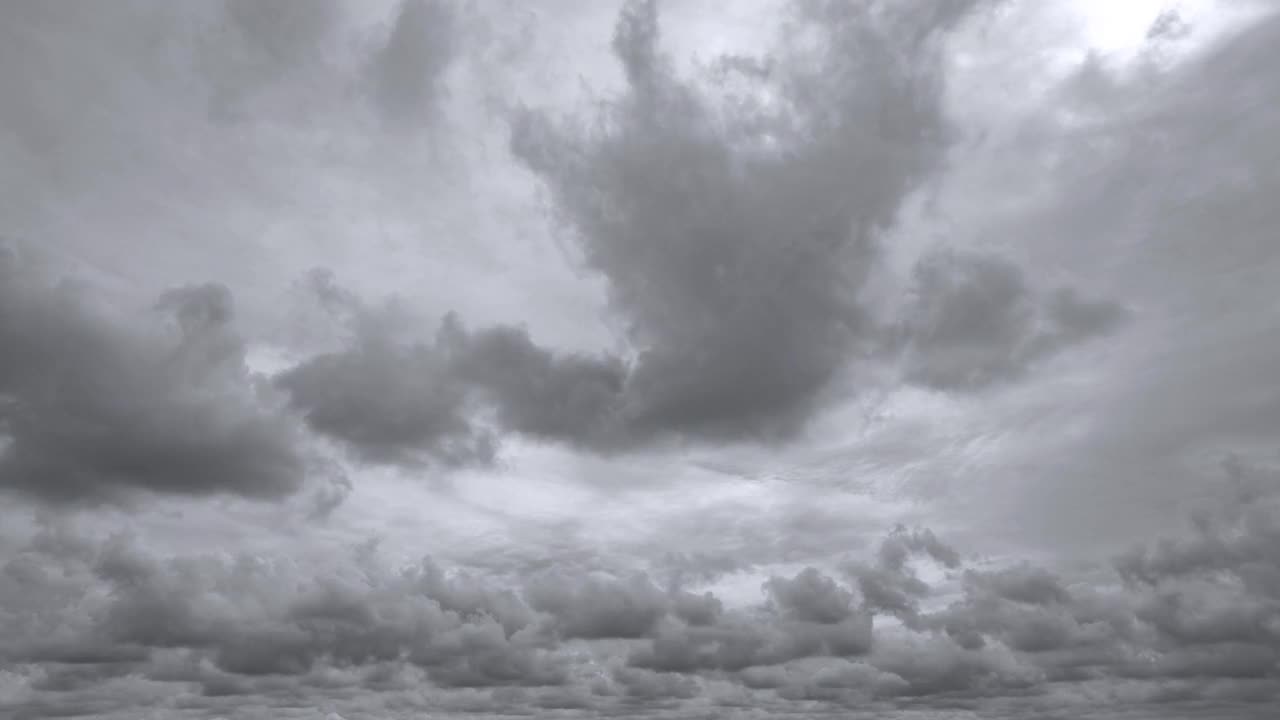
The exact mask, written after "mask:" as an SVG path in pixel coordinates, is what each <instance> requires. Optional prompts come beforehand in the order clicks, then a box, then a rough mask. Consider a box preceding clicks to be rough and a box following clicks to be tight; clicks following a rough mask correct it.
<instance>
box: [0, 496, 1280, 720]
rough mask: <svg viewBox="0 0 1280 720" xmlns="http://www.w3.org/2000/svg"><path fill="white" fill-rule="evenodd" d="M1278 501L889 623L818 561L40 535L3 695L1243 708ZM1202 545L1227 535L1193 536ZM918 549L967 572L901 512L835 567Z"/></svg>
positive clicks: (928, 592) (15, 608)
mask: <svg viewBox="0 0 1280 720" xmlns="http://www.w3.org/2000/svg"><path fill="white" fill-rule="evenodd" d="M1276 497H1277V495H1276V493H1275V492H1274V489H1267V490H1265V491H1264V492H1263V493H1262V494H1259V495H1255V496H1253V501H1252V504H1250V505H1247V506H1246V505H1244V504H1241V503H1238V502H1235V501H1228V502H1227V503H1225V504H1221V505H1220V506H1219V507H1218V508H1217V510H1215V511H1214V513H1211V514H1212V515H1213V518H1214V519H1213V520H1212V522H1209V523H1206V522H1205V521H1203V520H1201V521H1200V522H1199V523H1198V524H1197V525H1195V526H1193V527H1192V528H1191V530H1190V533H1189V534H1187V535H1186V536H1185V537H1184V538H1181V539H1179V538H1170V539H1168V540H1165V541H1162V543H1161V544H1160V545H1159V546H1158V548H1159V549H1158V550H1156V551H1155V552H1156V553H1157V554H1159V553H1163V557H1166V558H1173V556H1175V555H1177V556H1178V558H1187V559H1185V560H1172V559H1170V560H1160V559H1157V556H1156V555H1153V554H1152V551H1151V550H1149V549H1143V548H1137V549H1135V550H1134V551H1132V552H1129V553H1127V554H1125V555H1124V556H1123V558H1124V559H1122V560H1120V561H1118V564H1117V568H1118V572H1117V574H1116V575H1115V576H1114V580H1115V582H1112V583H1110V584H1109V585H1106V586H1099V585H1098V584H1096V583H1094V582H1090V583H1086V584H1071V583H1068V582H1067V581H1066V580H1065V579H1064V578H1063V577H1062V576H1060V575H1059V574H1058V573H1056V572H1054V571H1052V570H1050V569H1048V568H1044V567H1039V566H1036V565H1034V564H1031V563H1029V562H1027V561H1020V562H1015V563H1012V564H1008V565H1005V566H1003V567H994V568H989V567H982V568H979V567H969V568H967V569H965V570H964V572H963V574H962V575H961V576H960V581H961V582H960V584H959V586H958V587H957V586H955V585H947V584H944V585H939V586H937V587H931V586H929V585H925V584H923V583H919V584H918V590H917V591H916V592H915V593H914V595H912V598H913V601H916V602H918V603H919V605H918V607H915V608H913V612H912V614H911V615H910V619H911V621H910V622H909V623H908V624H907V626H903V625H902V624H895V623H891V622H890V623H886V622H882V621H883V620H885V619H886V618H888V617H890V616H895V615H896V616H899V617H904V619H905V616H903V613H902V612H901V611H900V609H899V608H897V607H894V606H892V605H889V604H885V603H883V602H882V601H881V600H879V599H878V597H877V596H876V595H874V594H872V595H869V594H867V593H866V591H865V586H858V585H852V586H851V585H844V584H842V583H840V582H839V581H838V580H837V579H836V578H835V577H833V576H829V575H827V574H825V573H823V572H822V571H820V570H818V569H816V568H812V567H810V568H805V569H803V570H801V571H799V572H797V573H795V574H794V575H789V576H777V577H773V578H770V579H768V580H767V581H766V582H765V583H764V585H763V587H762V588H761V594H760V596H759V601H758V602H756V603H750V602H748V603H746V604H743V603H741V601H738V602H734V603H731V604H730V603H726V602H725V600H724V599H722V598H720V597H717V596H716V595H715V594H714V593H712V592H702V593H695V592H690V591H687V590H682V589H665V590H664V589H661V588H659V587H658V586H656V585H655V584H654V583H653V582H652V581H651V580H650V579H649V578H647V577H646V576H644V575H629V576H628V575H620V574H582V573H576V574H575V573H567V572H562V571H539V572H537V573H535V574H533V575H525V576H518V577H508V578H505V579H504V578H500V577H497V576H492V575H483V574H473V573H466V572H462V571H457V570H447V569H445V568H443V567H442V566H441V565H440V564H438V563H436V562H434V561H432V560H430V559H427V560H423V561H422V562H420V563H417V564H411V565H408V566H403V567H395V566H394V565H388V564H387V562H386V561H385V560H383V559H381V558H379V557H378V555H377V554H376V553H370V552H367V551H361V550H357V551H355V552H350V553H347V554H345V555H342V556H338V557H331V558H329V559H328V561H327V562H328V565H327V569H325V570H323V571H321V572H319V573H318V574H317V573H313V572H312V571H310V570H309V569H308V568H307V567H305V566H303V565H301V564H299V563H298V562H297V561H294V560H288V559H284V558H270V557H263V556H256V557H255V556H247V555H246V556H241V557H236V558H232V557H227V556H217V555H200V556H187V557H174V558H171V559H163V558H160V557H157V556H155V555H153V554H151V553H149V552H146V551H145V550H142V549H141V548H139V547H138V546H137V545H136V543H134V542H133V541H130V540H127V539H124V538H116V539H113V540H110V541H108V542H105V543H100V542H92V541H89V540H88V539H86V538H82V537H80V536H78V535H76V534H74V533H67V532H66V531H64V530H59V529H57V528H56V527H47V528H46V529H44V530H42V531H41V532H40V533H39V534H37V535H36V536H34V537H32V538H31V539H30V540H29V541H28V542H27V544H26V545H25V546H24V547H23V548H21V549H20V551H19V552H17V553H15V554H14V555H13V556H12V557H11V558H10V559H9V560H8V561H7V562H6V563H5V564H4V566H3V567H2V568H0V573H3V575H4V577H5V578H8V579H9V580H10V581H11V582H6V583H4V584H3V585H0V588H3V589H2V590H0V599H2V600H3V602H4V607H5V608H6V610H7V613H6V615H5V616H3V622H2V623H0V637H2V638H3V640H4V643H3V647H4V648H5V651H4V659H5V661H6V663H8V664H9V665H10V666H11V667H15V668H16V667H22V668H33V667H34V668H39V670H38V671H34V673H33V671H31V670H25V671H23V674H22V675H21V677H22V678H24V680H23V682H25V683H27V687H29V688H30V692H31V693H34V695H31V696H29V697H30V698H31V699H29V700H27V701H22V702H19V703H18V704H14V703H13V702H12V701H10V702H9V704H8V705H4V706H0V707H5V708H6V709H9V710H23V711H30V712H34V711H36V709H37V708H39V707H43V706H42V705H40V704H39V703H40V702H46V701H48V700H49V699H50V698H51V697H52V695H51V694H55V693H73V694H80V695H84V694H86V693H89V692H90V691H92V690H93V689H97V688H104V687H106V686H109V685H110V684H111V683H112V682H114V680H113V679H114V678H120V677H124V676H126V675H132V676H137V677H142V678H146V679H147V681H148V682H150V683H155V684H156V685H157V688H160V689H163V688H169V689H168V690H167V691H165V692H169V693H173V692H178V691H179V689H180V688H181V687H183V686H189V687H196V688H199V689H200V693H201V694H202V695H203V697H204V698H205V700H203V701H201V702H202V703H204V704H205V705H206V706H208V704H209V703H214V702H215V700H213V698H221V697H229V698H241V699H244V698H250V697H254V696H259V697H261V696H270V695H271V694H272V693H274V692H278V691H286V690H287V689H288V688H294V689H300V688H304V687H305V688H307V689H308V690H307V691H308V692H311V693H317V694H319V695H320V696H323V697H326V698H328V699H329V701H333V702H336V701H337V700H338V699H339V698H343V697H347V698H351V697H356V696H357V695H352V694H351V693H352V692H353V691H356V690H358V691H359V693H358V696H359V697H362V698H365V699H366V700H370V699H372V698H380V697H385V698H399V700H396V701H394V702H393V704H394V703H403V702H410V699H409V696H407V695H406V694H405V693H407V692H409V691H410V689H411V688H413V687H415V686H417V685H418V684H420V683H426V684H427V687H429V688H431V692H430V693H429V694H428V695H427V696H422V697H419V698H418V699H417V700H416V701H412V702H410V705H409V706H405V707H406V708H407V707H410V706H411V707H413V708H416V709H419V710H429V709H432V708H434V709H436V710H441V709H445V708H446V707H447V706H451V705H452V704H453V703H457V702H461V701H462V700H463V699H464V698H467V697H473V696H470V695H466V694H465V693H474V692H477V691H483V692H486V693H489V694H488V695H485V696H481V697H484V698H486V701H485V702H484V703H483V705H484V707H485V708H486V710H487V711H496V710H497V709H499V708H503V707H509V706H510V705H511V704H513V703H523V702H533V703H535V704H537V705H539V706H541V707H548V708H550V707H573V708H582V709H594V710H597V711H606V710H610V709H613V710H614V711H619V710H620V709H621V708H624V707H631V708H660V707H668V708H671V707H678V706H679V705H680V704H681V703H683V702H686V701H690V700H693V699H695V698H696V699H697V700H698V701H699V702H707V701H714V699H715V698H724V702H742V701H743V699H744V698H750V700H749V701H750V702H752V703H754V704H758V705H760V706H762V707H767V706H771V704H773V703H779V702H795V701H800V700H804V701H807V702H814V703H818V706H819V707H827V708H830V707H842V706H848V705H851V704H859V703H884V702H897V701H904V700H908V699H909V700H910V701H911V702H912V703H915V704H919V705H920V706H922V707H942V706H944V705H945V704H946V703H947V702H949V701H950V700H948V699H949V698H950V699H954V698H956V697H965V698H969V699H970V700H971V701H972V702H973V703H974V705H973V707H974V708H976V709H982V708H986V709H989V710H995V709H996V708H999V707H1005V708H1018V707H1021V708H1024V709H1034V708H1035V707H1037V706H1036V705H1035V704H1034V703H1036V702H1038V700H1037V699H1038V698H1045V697H1047V696H1046V695H1045V693H1047V692H1049V690H1050V688H1057V689H1063V688H1075V689H1076V691H1078V695H1077V696H1076V697H1074V698H1070V697H1067V698H1059V699H1058V701H1056V702H1058V703H1059V705H1058V707H1060V708H1061V707H1071V708H1076V709H1078V710H1081V711H1086V710H1089V709H1090V708H1092V707H1094V703H1096V702H1098V701H1099V698H1108V697H1112V698H1115V697H1120V696H1121V695H1126V694H1127V696H1128V697H1130V700H1129V701H1128V702H1136V703H1139V704H1148V703H1163V704H1168V707H1170V708H1173V709H1175V710H1176V708H1179V707H1181V706H1180V705H1178V703H1179V698H1181V699H1185V700H1188V701H1190V700H1196V699H1204V698H1206V697H1214V698H1216V699H1217V700H1218V701H1220V702H1224V703H1239V704H1242V705H1240V707H1242V708H1247V707H1248V703H1251V702H1257V701H1263V700H1275V699H1277V695H1276V689H1277V687H1278V685H1277V682H1276V681H1277V679H1280V667H1277V659H1280V634H1277V632H1276V628H1277V627H1280V624H1277V621H1278V620H1280V595H1278V594H1277V585H1276V583H1275V578H1276V577H1277V568H1276V563H1275V558H1274V553H1271V554H1265V555H1264V554H1257V553H1255V552H1254V551H1253V550H1252V549H1253V548H1257V547H1262V546H1264V545H1266V543H1269V542H1272V541H1273V540H1274V535H1275V531H1276V523H1275V519H1276V517H1277V516H1278V515H1277V514H1276V513H1275V508H1274V503H1275V500H1276ZM1202 517H1203V516H1202ZM1208 537H1213V538H1216V539H1218V540H1219V541H1220V543H1221V546H1222V547H1224V548H1226V549H1227V551H1226V552H1217V553H1207V552H1205V551H1204V550H1202V549H1200V548H1202V546H1203V543H1205V542H1206V540H1207V538H1208ZM915 554H919V555H921V556H927V557H931V558H934V559H935V560H937V561H938V562H939V563H941V564H942V565H943V566H944V567H955V568H957V569H958V568H960V567H962V566H963V565H964V563H963V562H962V561H961V560H960V558H959V557H958V556H957V555H956V554H955V551H954V550H952V549H951V548H949V547H948V546H946V545H945V544H943V543H942V542H941V541H940V540H938V538H937V537H936V536H934V535H933V534H932V533H930V532H928V531H926V530H906V529H902V528H899V529H897V530H895V531H894V532H892V533H891V534H890V535H889V536H888V537H887V538H886V539H885V541H884V542H883V543H882V544H881V546H880V548H879V549H878V550H877V551H876V552H875V553H874V555H873V556H872V557H869V558H865V559H859V561H857V562H854V563H853V566H854V567H860V566H861V567H871V566H874V567H876V568H878V569H879V570H880V571H883V572H885V573H892V572H896V573H900V574H901V573H906V568H907V564H906V562H907V561H908V560H909V558H910V557H911V556H913V555H915ZM1192 558H1195V559H1192ZM1208 558H1213V559H1208ZM55 569H56V571H54V570H55ZM901 577H903V578H913V577H914V575H911V574H902V575H901ZM948 598H950V600H949V602H945V603H943V602H940V601H944V600H947V599H948ZM873 618H877V619H876V620H875V622H874V623H873ZM273 688H274V689H273ZM539 688H542V690H539ZM726 688H735V689H734V690H732V691H731V692H729V691H727V690H726ZM551 689H554V691H553V690H551ZM1174 689H1176V692H1175V693H1174V694H1173V695H1170V692H1171V691H1173V690H1174ZM116 690H117V692H123V693H126V694H127V693H133V694H131V695H129V697H130V699H131V700H132V701H133V702H146V701H145V700H143V699H141V697H140V696H138V695H137V694H136V693H137V690H136V689H134V690H132V691H131V690H128V689H123V688H117V689H116ZM530 692H536V693H537V694H533V695H530V694H529V693H530ZM725 692H729V694H728V695H725V694H724V693H725ZM1055 692H1056V691H1055ZM459 693H463V694H459ZM734 697H736V698H737V699H736V700H732V701H731V700H729V698H734ZM41 699H43V700H41ZM1028 702H1029V703H1032V704H1030V705H1027V704H1019V703H1028Z"/></svg>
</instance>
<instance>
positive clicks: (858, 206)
mask: <svg viewBox="0 0 1280 720" xmlns="http://www.w3.org/2000/svg"><path fill="white" fill-rule="evenodd" d="M969 4H972V3H953V5H955V6H956V7H961V6H963V5H969ZM879 10H883V11H885V12H886V13H887V14H888V16H887V17H879V16H878V13H877V11H879ZM800 14H801V17H799V18H798V19H797V23H799V24H800V25H801V26H802V27H800V28H798V30H797V32H812V33H816V34H817V36H818V37H817V38H816V40H815V41H814V42H813V43H812V45H808V44H806V45H803V46H798V47H789V46H786V45H784V48H783V51H782V53H783V54H782V55H781V56H779V57H776V58H773V59H772V60H770V61H768V62H766V63H765V64H764V65H763V66H762V67H760V68H758V69H753V68H752V67H751V66H750V65H748V64H746V63H747V61H746V59H739V58H729V59H726V60H725V63H726V65H725V72H728V73H730V74H737V73H742V74H745V76H746V79H747V80H757V81H758V83H759V84H758V86H757V85H756V84H755V83H752V86H751V87H750V88H749V90H748V94H745V95H744V96H742V97H735V98H732V99H731V100H729V101H727V102H726V103H725V104H724V105H723V106H721V105H719V104H718V103H716V102H715V101H714V100H712V99H710V98H709V97H708V96H707V95H706V94H705V92H704V91H703V90H702V88H700V87H699V86H698V85H696V84H694V83H693V82H692V81H684V80H682V79H681V78H680V77H679V76H678V75H677V74H676V72H675V70H674V69H673V67H672V64H671V62H670V60H669V58H667V57H666V56H665V54H664V53H663V52H662V49H661V47H660V45H659V41H660V33H659V22H658V16H657V9H656V4H655V3H653V2H637V3H631V4H629V5H628V6H627V7H626V8H625V9H624V11H623V14H622V17H621V18H620V20H619V23H618V26H617V29H616V31H615V34H614V38H613V49H614V52H615V53H616V54H617V56H618V59H619V61H620V62H621V63H622V66H623V70H624V72H625V75H626V80H627V92H626V94H625V95H623V96H622V97H620V98H618V99H617V100H615V101H613V102H611V103H610V104H609V105H608V106H607V108H606V110H605V111H604V114H603V116H602V117H600V118H598V119H592V120H588V121H578V122H574V121H568V120H566V121H557V120H555V119H553V118H549V117H547V116H546V115H545V114H541V113H537V112H528V113H525V114H524V115H522V116H521V117H519V118H518V121H517V123H516V126H515V130H514V135H513V140H512V144H513V148H514V150H515V153H516V154H517V156H518V157H520V158H522V159H523V160H524V161H525V162H526V163H527V164H528V165H529V167H530V168H531V169H532V170H534V171H535V172H536V173H538V174H539V175H540V176H541V177H542V178H543V179H544V181H545V182H546V183H547V185H548V187H549V188H550V190H551V192H552V197H553V198H554V202H555V204H556V207H557V208H558V209H559V210H560V211H561V213H562V214H563V216H564V217H565V218H566V220H567V222H568V223H569V224H570V226H571V228H572V230H573V231H574V232H575V233H576V235H577V237H578V238H579V241H580V244H581V249H582V256H583V258H584V261H585V262H586V263H587V265H588V266H589V267H591V268H592V269H594V270H596V271H598V272H600V273H601V274H603V275H604V277H605V278H606V279H607V281H608V286H609V293H610V299H611V302H612V305H613V307H614V309H615V310H616V311H617V312H618V313H619V315H620V316H621V317H622V318H624V319H625V321H626V323H627V329H628V334H629V336H630V337H631V339H632V341H633V343H634V344H635V346H636V348H637V351H638V356H637V359H636V363H635V367H634V368H633V369H632V372H631V374H630V376H629V378H628V383H627V387H626V390H625V393H624V395H623V397H622V398H621V399H620V403H621V406H622V412H623V415H624V421H625V422H626V424H627V425H628V429H627V432H628V433H629V434H631V435H635V436H638V437H644V436H646V435H650V434H654V433H659V434H660V433H665V432H675V433H681V434H686V433H687V434H692V435H704V436H724V435H731V436H732V435H743V434H746V435H758V436H769V435H773V434H776V433H780V432H781V433H786V432H790V431H792V430H794V429H795V425H796V423H799V422H801V421H802V420H803V419H804V417H805V415H806V414H807V413H808V411H809V410H810V406H811V405H812V404H813V402H814V401H815V400H816V398H817V395H818V393H819V391H821V390H822V389H823V387H824V386H825V385H826V384H827V383H828V381H830V380H831V378H832V377H833V375H834V374H835V373H836V372H837V371H838V370H839V369H840V368H841V367H842V366H843V365H845V364H846V363H847V362H848V360H849V359H850V358H851V356H855V355H856V354H857V353H858V341H859V339H860V338H861V337H863V336H864V335H865V334H866V333H867V332H868V330H869V329H868V327H867V325H868V319H867V318H866V317H865V315H866V313H865V312H864V310H863V308H862V307H861V306H860V304H859V301H858V290H859V286H860V285H861V284H862V282H863V281H864V279H865V277H866V275H867V273H868V272H869V271H870V269H871V266H872V264H873V263H874V259H875V255H876V236H877V232H878V231H879V230H881V229H883V227H884V226H885V225H886V223H888V222H889V221H890V220H891V219H892V217H893V215H894V213H895V210H896V209H897V207H898V204H899V203H900V202H901V200H902V198H903V196H904V195H905V194H906V193H907V192H908V191H909V190H910V189H911V188H912V187H913V185H914V184H915V183H916V182H917V181H918V180H919V178H920V177H921V176H922V175H923V174H925V173H927V172H928V171H929V170H931V169H932V168H933V166H934V165H935V164H936V163H937V162H938V160H939V157H940V154H941V152H942V149H943V147H944V144H945V123H944V120H943V110H942V108H941V93H940V87H939V86H940V84H941V79H940V77H939V68H938V65H939V57H938V47H937V44H938V42H939V34H940V33H941V32H942V31H943V30H945V29H946V27H947V26H948V24H949V23H950V22H954V20H955V19H956V18H957V17H958V16H960V15H961V14H962V13H960V12H955V13H954V14H952V13H947V14H944V15H945V17H939V13H937V12H936V11H935V9H934V8H933V7H932V5H931V4H928V3H906V4H901V5H899V6H895V7H894V8H893V9H892V10H886V9H885V8H879V7H875V6H872V5H867V6H854V5H847V4H841V3H809V4H806V5H804V6H803V8H802V10H801V13H800ZM796 42H797V43H798V42H799V41H796ZM766 97H767V98H768V99H769V100H770V104H769V105H765V104H764V103H763V100H764V98H766Z"/></svg>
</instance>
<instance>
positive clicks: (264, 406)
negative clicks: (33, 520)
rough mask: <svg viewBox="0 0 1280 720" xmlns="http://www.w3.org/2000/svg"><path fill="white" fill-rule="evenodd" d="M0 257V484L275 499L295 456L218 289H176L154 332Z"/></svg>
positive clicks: (61, 493) (66, 498) (108, 495)
mask: <svg viewBox="0 0 1280 720" xmlns="http://www.w3.org/2000/svg"><path fill="white" fill-rule="evenodd" d="M24 255H25V253H19V252H17V251H14V250H11V249H3V250H2V251H0V308H2V309H0V346H2V347H3V348H4V350H3V351H2V352H0V439H3V444H2V445H0V487H4V488H6V489H9V490H15V491H18V492H21V493H23V494H25V495H28V496H31V497H35V498H38V499H40V500H42V501H46V502H50V503H81V502H88V503H94V502H102V501H118V500H123V499H126V498H127V496H129V495H130V494H131V493H133V492H136V491H149V492H153V493H163V494H172V495H213V494H219V493H229V494H237V495H243V496H246V497H256V498H275V497H281V496H283V495H287V494H289V493H291V492H293V491H294V490H295V489H297V488H298V487H299V486H300V484H301V483H302V480H303V474H304V465H305V463H304V459H303V457H302V455H301V454H300V452H299V450H298V447H297V437H296V431H295V429H294V428H293V426H292V423H291V422H290V421H289V419H288V418H287V417H286V416H284V415H282V414H281V413H280V412H279V411H278V410H276V409H273V408H272V402H271V401H270V399H269V398H267V397H264V396H263V394H262V393H261V392H259V388H258V387H257V385H256V382H255V380H254V378H253V377H252V376H251V374H250V373H249V371H248V370H247V368H246V367H245V364H244V345H243V343H242V341H241V340H240V338H239V337H238V336H237V335H236V333H235V331H234V329H233V327H232V322H233V319H234V318H233V306H232V300H231V296H230V293H229V292H228V291H227V290H226V288H224V287H221V286H218V285H197V286H187V287H181V288H176V289H173V290H170V291H168V292H166V293H164V294H163V295H162V296H161V297H160V299H159V300H158V302H157V303H156V305H155V311H156V313H157V315H158V316H159V317H161V318H168V319H169V320H171V323H170V326H169V327H167V328H162V329H160V330H155V329H153V328H150V327H147V326H146V325H145V324H144V323H133V322H129V321H127V320H126V319H124V318H119V317H114V316H112V315H109V314H107V313H105V312H98V311H95V310H94V309H93V308H92V305H91V302H92V300H91V298H89V297H87V296H86V294H85V293H83V292H79V291H77V290H76V289H74V288H73V287H71V286H70V285H68V284H65V283H64V284H58V283H54V282H52V281H51V280H50V279H49V277H47V276H46V273H45V272H44V271H43V270H42V269H41V268H40V267H38V265H37V263H36V262H35V261H28V260H24V259H23V257H24Z"/></svg>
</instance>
